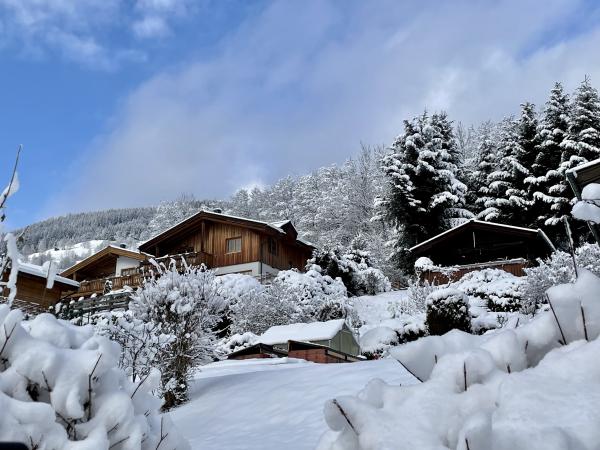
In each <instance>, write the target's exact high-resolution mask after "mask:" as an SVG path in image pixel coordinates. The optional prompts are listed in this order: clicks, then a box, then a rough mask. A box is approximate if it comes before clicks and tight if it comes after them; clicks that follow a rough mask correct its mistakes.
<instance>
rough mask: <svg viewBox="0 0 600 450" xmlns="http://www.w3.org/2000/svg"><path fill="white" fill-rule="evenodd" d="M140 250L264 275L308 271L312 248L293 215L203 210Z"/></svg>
mask: <svg viewBox="0 0 600 450" xmlns="http://www.w3.org/2000/svg"><path fill="white" fill-rule="evenodd" d="M139 249H140V251H142V252H145V253H150V254H152V255H154V256H155V257H157V258H161V257H169V256H173V255H184V256H185V258H186V261H187V262H188V264H193V265H199V264H201V263H202V264H205V265H206V266H207V267H208V268H211V269H215V270H216V273H217V275H224V274H228V273H243V274H247V275H253V276H263V275H265V274H276V273H277V272H278V271H279V270H287V269H298V270H304V266H305V264H306V260H307V259H309V258H310V257H311V256H312V252H313V250H314V247H313V246H312V245H311V244H309V243H307V242H304V241H302V240H301V239H298V232H297V231H296V229H295V228H294V225H292V223H291V222H290V221H289V220H286V221H281V222H273V223H270V222H263V221H259V220H252V219H246V218H243V217H235V216H230V215H227V214H222V213H219V212H214V211H200V212H198V213H197V214H194V215H193V216H191V217H189V218H187V219H185V220H184V221H182V222H180V223H178V224H177V225H175V226H173V227H171V228H169V229H168V230H166V231H164V232H162V233H160V234H159V235H157V236H155V237H153V238H152V239H150V240H148V241H146V242H144V243H143V244H142V245H140V247H139Z"/></svg>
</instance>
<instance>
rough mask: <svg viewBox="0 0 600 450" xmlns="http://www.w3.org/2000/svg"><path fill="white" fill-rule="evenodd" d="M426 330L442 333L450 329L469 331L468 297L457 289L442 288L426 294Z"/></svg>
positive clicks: (436, 333)
mask: <svg viewBox="0 0 600 450" xmlns="http://www.w3.org/2000/svg"><path fill="white" fill-rule="evenodd" d="M426 323H427V330H428V332H429V334H434V335H439V334H444V333H446V332H448V331H450V330H452V329H458V330H462V331H471V315H470V313H469V299H468V298H467V296H466V295H465V294H463V293H462V292H461V291H459V290H457V289H452V288H444V289H438V290H436V291H433V292H432V293H431V294H429V295H428V296H427V319H426Z"/></svg>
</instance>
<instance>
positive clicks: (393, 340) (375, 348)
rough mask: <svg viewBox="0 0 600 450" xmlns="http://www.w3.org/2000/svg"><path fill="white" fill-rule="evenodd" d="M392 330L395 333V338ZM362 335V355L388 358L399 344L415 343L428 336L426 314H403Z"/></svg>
mask: <svg viewBox="0 0 600 450" xmlns="http://www.w3.org/2000/svg"><path fill="white" fill-rule="evenodd" d="M390 330H391V331H392V332H393V333H394V334H393V336H392V334H391V333H390ZM360 331H361V333H360V347H361V350H362V353H363V354H364V355H365V356H367V357H370V358H379V357H383V356H387V355H388V352H389V350H390V349H391V348H393V347H394V346H396V345H398V344H403V343H405V342H411V341H415V340H417V339H419V338H421V337H423V336H425V335H426V334H427V327H426V325H425V314H423V313H417V314H415V315H410V314H403V315H401V316H398V317H395V318H392V319H386V320H383V321H382V322H381V324H380V326H378V327H374V328H373V327H371V328H367V329H366V330H364V331H363V329H362V328H361V330H360Z"/></svg>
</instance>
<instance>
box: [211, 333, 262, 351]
mask: <svg viewBox="0 0 600 450" xmlns="http://www.w3.org/2000/svg"><path fill="white" fill-rule="evenodd" d="M257 339H258V336H257V335H256V334H254V333H251V332H249V331H248V332H246V333H242V334H234V335H233V336H230V337H227V338H223V339H221V340H220V341H219V350H220V352H221V353H223V354H228V353H232V352H237V351H238V350H241V349H243V348H246V347H249V346H251V345H253V344H254V343H255V342H256V340H257Z"/></svg>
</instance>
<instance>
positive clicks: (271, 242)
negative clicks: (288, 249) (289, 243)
mask: <svg viewBox="0 0 600 450" xmlns="http://www.w3.org/2000/svg"><path fill="white" fill-rule="evenodd" d="M267 244H268V247H269V253H270V254H271V255H277V241H276V240H275V239H273V238H269V240H268V241H267Z"/></svg>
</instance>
